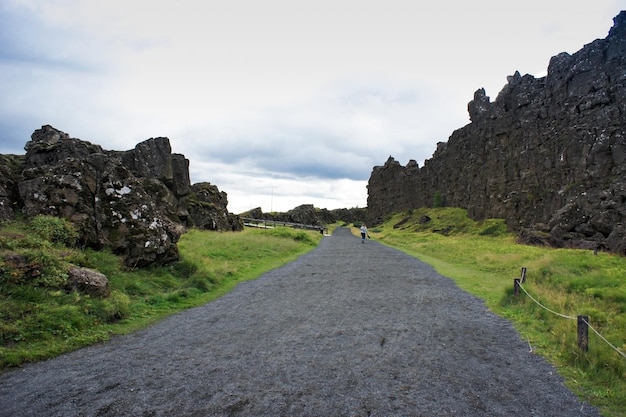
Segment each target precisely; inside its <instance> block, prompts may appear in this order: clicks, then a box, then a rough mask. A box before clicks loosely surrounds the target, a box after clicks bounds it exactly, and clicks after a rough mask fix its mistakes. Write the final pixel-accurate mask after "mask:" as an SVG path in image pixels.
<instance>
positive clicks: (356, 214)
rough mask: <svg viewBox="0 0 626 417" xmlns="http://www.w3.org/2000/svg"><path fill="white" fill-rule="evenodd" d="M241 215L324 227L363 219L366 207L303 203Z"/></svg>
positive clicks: (258, 208)
mask: <svg viewBox="0 0 626 417" xmlns="http://www.w3.org/2000/svg"><path fill="white" fill-rule="evenodd" d="M240 216H241V217H244V218H251V219H257V220H269V221H277V222H286V223H297V224H305V225H311V226H317V227H323V226H325V225H327V224H330V223H336V222H345V223H354V222H356V221H363V220H364V219H365V216H366V209H364V208H350V209H347V208H343V209H333V210H328V209H325V208H322V209H320V208H316V207H315V206H314V205H313V204H302V205H300V206H298V207H295V208H293V209H291V210H288V211H286V212H284V213H283V212H278V213H263V210H261V208H260V207H257V208H255V209H252V210H249V211H247V212H245V213H241V214H240Z"/></svg>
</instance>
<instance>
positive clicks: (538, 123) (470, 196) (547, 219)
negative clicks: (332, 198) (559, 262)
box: [367, 11, 626, 254]
mask: <svg viewBox="0 0 626 417" xmlns="http://www.w3.org/2000/svg"><path fill="white" fill-rule="evenodd" d="M468 111H469V115H470V123H469V124H468V125H466V126H465V127H462V128H460V129H458V130H456V131H454V132H453V133H452V134H451V136H450V137H449V139H448V141H447V142H445V143H443V142H442V143H439V144H438V145H437V149H436V150H435V152H434V154H433V155H432V158H431V159H428V160H426V161H425V162H424V166H422V167H419V166H418V164H417V163H416V162H415V161H414V160H411V161H409V163H408V164H407V165H406V166H402V165H400V163H398V162H397V161H396V160H395V159H394V158H393V157H390V158H389V159H388V160H387V162H386V163H385V164H384V165H383V166H377V167H374V169H373V171H372V173H371V176H370V179H369V183H368V200H367V207H368V219H369V221H370V222H371V223H376V222H379V221H381V220H382V219H383V218H385V216H387V215H389V214H390V213H393V212H399V211H403V210H407V209H411V208H418V207H430V206H433V205H437V204H445V205H446V206H453V207H461V208H464V209H467V211H468V214H469V215H470V217H472V218H474V219H476V220H481V219H486V218H504V219H506V221H507V224H508V225H509V226H510V227H511V228H512V229H514V230H516V231H519V233H520V236H521V237H523V238H524V239H526V240H527V241H530V242H543V243H548V244H551V245H553V246H557V247H578V248H605V249H606V250H609V251H611V252H616V253H620V254H626V204H625V203H626V11H622V12H621V13H620V14H619V15H618V16H617V17H615V18H614V25H613V27H612V28H611V29H610V31H609V33H608V35H607V37H606V38H605V39H597V40H595V41H593V42H591V43H589V44H587V45H585V46H584V47H583V48H582V49H581V50H579V51H578V52H576V53H574V54H573V55H570V54H567V53H561V54H558V55H556V56H554V57H553V58H552V59H551V60H550V62H549V65H548V72H547V75H546V76H545V77H542V78H535V77H533V76H531V75H524V76H522V75H520V74H519V73H518V72H516V73H515V74H514V75H512V76H510V77H508V83H507V84H506V85H505V86H504V88H503V89H502V91H500V93H499V94H498V96H497V98H496V99H495V101H493V102H492V101H491V100H490V98H489V97H487V96H486V95H485V91H484V89H479V90H478V91H476V93H475V94H474V99H473V100H472V101H470V103H469V105H468Z"/></svg>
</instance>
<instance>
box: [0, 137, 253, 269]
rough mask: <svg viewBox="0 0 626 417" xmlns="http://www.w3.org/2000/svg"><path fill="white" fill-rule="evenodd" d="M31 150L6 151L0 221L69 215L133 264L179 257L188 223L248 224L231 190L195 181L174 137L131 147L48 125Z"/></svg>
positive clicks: (91, 243)
mask: <svg viewBox="0 0 626 417" xmlns="http://www.w3.org/2000/svg"><path fill="white" fill-rule="evenodd" d="M25 150H26V155H23V156H22V155H0V162H2V164H1V165H0V219H10V218H13V217H14V216H15V214H16V213H20V212H21V213H23V214H24V215H25V216H27V217H34V216H36V215H39V214H44V215H52V216H59V217H64V218H66V219H68V220H70V221H71V222H72V223H73V224H74V225H75V226H76V229H77V230H78V231H79V233H80V239H81V243H82V244H83V245H84V246H88V247H94V248H103V247H108V248H111V249H112V250H113V252H114V253H117V254H119V255H122V256H123V257H124V260H125V263H126V265H127V266H129V267H135V266H137V267H143V266H147V265H151V264H167V263H169V262H172V261H175V260H177V259H178V249H177V246H176V243H177V241H178V239H179V237H180V235H181V233H183V232H184V231H185V229H186V228H187V227H199V228H203V229H211V230H241V229H242V228H243V223H242V222H241V221H240V220H239V218H238V217H237V216H234V215H230V214H229V213H228V211H227V207H226V206H227V204H228V200H227V196H226V193H224V192H220V191H219V190H218V189H217V187H215V186H214V185H211V184H208V183H200V184H194V185H191V183H190V179H189V161H188V160H187V159H185V157H184V156H183V155H180V154H172V152H171V147H170V142H169V139H167V138H152V139H148V140H146V141H144V142H141V143H139V144H138V145H137V146H136V147H135V148H134V149H132V150H128V151H107V150H104V149H102V147H100V146H99V145H94V144H92V143H90V142H87V141H83V140H80V139H75V138H71V137H70V136H69V135H68V134H67V133H64V132H62V131H60V130H57V129H55V128H53V127H52V126H43V127H42V128H41V129H38V130H36V131H35V132H34V133H33V134H32V136H31V140H30V141H29V142H27V143H26V145H25Z"/></svg>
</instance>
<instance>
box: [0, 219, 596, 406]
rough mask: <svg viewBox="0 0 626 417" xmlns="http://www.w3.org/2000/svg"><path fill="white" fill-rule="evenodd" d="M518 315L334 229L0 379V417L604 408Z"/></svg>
mask: <svg viewBox="0 0 626 417" xmlns="http://www.w3.org/2000/svg"><path fill="white" fill-rule="evenodd" d="M599 415H600V414H599V413H598V411H597V410H596V409H595V408H593V407H592V406H590V405H588V404H583V403H581V402H580V400H579V399H578V398H577V397H576V396H575V395H574V394H572V393H571V391H569V390H568V389H567V388H566V387H565V386H564V385H563V382H562V379H561V378H560V377H559V376H558V375H557V374H556V372H555V369H554V368H553V367H552V366H551V365H549V364H548V363H546V362H545V361H544V360H543V359H542V358H540V357H539V356H537V355H535V354H534V353H531V352H529V346H528V343H527V342H526V341H523V340H521V339H520V337H519V335H518V334H517V333H516V331H515V330H514V329H513V327H512V326H511V324H510V323H509V322H507V321H506V320H503V319H501V318H499V317H497V316H496V315H494V314H493V313H491V312H489V310H488V309H487V308H486V307H485V305H484V303H483V302H482V301H480V300H479V299H477V298H475V297H473V296H471V295H469V294H467V293H466V292H464V291H462V290H460V289H459V288H458V287H457V286H456V285H455V284H454V283H453V282H452V281H451V280H450V279H448V278H446V277H443V276H441V275H439V274H438V273H436V272H435V271H434V270H433V269H432V268H431V267H430V266H428V265H427V264H424V263H423V262H421V261H419V260H417V259H415V258H412V257H409V256H407V255H405V254H403V253H401V252H399V251H396V250H394V249H391V248H388V247H385V246H384V245H381V244H378V243H376V242H374V241H372V240H368V241H366V242H365V244H362V243H361V240H360V238H356V237H354V236H352V235H351V234H350V231H349V230H348V229H338V230H337V231H336V232H335V233H334V234H333V236H330V237H325V238H324V239H323V241H322V242H321V244H320V246H319V247H318V248H317V249H315V250H314V251H312V252H310V253H309V254H307V255H304V256H302V257H301V258H299V259H298V260H296V261H295V262H292V263H290V264H288V265H286V266H285V267H283V268H280V269H276V270H274V271H271V272H268V273H266V274H264V275H263V276H261V277H260V278H259V279H257V280H255V281H250V282H246V283H243V284H241V285H239V286H238V287H237V288H236V289H235V290H234V291H232V292H231V293H229V294H227V295H225V296H223V297H221V298H219V299H218V300H216V301H213V302H211V303H209V304H206V305H204V306H202V307H198V308H194V309H191V310H187V311H185V312H183V313H181V314H177V315H175V316H172V317H170V318H168V319H166V320H164V321H162V322H160V323H158V324H156V325H154V326H152V327H150V328H148V329H146V330H143V331H139V332H137V333H134V334H131V335H128V336H123V337H115V338H114V339H113V340H111V341H110V342H107V343H103V344H100V345H97V346H93V347H89V348H85V349H81V350H79V351H76V352H73V353H70V354H67V355H63V356H61V357H58V358H56V359H53V360H49V361H46V362H42V363H37V364H32V365H28V366H25V367H24V368H21V369H17V370H13V371H10V372H6V373H4V374H3V375H1V376H0V416H2V417H4V416H12V417H16V416H63V417H67V416H428V417H431V416H437V417H440V416H550V417H558V416H567V417H573V416H599Z"/></svg>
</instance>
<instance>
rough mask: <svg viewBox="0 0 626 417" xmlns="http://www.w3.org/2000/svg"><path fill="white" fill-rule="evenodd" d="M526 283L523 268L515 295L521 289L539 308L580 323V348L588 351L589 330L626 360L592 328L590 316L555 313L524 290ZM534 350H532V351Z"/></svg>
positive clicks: (514, 286) (625, 354)
mask: <svg viewBox="0 0 626 417" xmlns="http://www.w3.org/2000/svg"><path fill="white" fill-rule="evenodd" d="M524 282H526V268H525V267H523V268H522V275H521V278H515V279H514V280H513V293H514V294H515V295H516V296H518V295H519V290H520V289H521V290H522V291H523V292H524V293H525V294H526V295H527V296H528V298H530V299H531V300H532V301H533V302H534V303H535V304H537V305H538V306H539V307H541V308H543V309H544V310H546V311H548V312H550V313H552V314H554V315H556V316H558V317H561V318H564V319H568V320H576V321H577V322H578V346H579V347H580V348H581V349H583V350H585V351H587V350H588V347H589V336H588V330H587V329H591V330H592V331H593V332H594V333H595V334H596V335H597V336H598V337H599V338H600V339H601V340H603V341H604V342H605V343H606V344H607V345H609V346H610V347H611V349H613V350H614V351H615V352H617V354H618V355H620V356H621V357H622V358H624V359H626V353H624V352H622V351H621V350H619V349H618V348H617V347H615V346H614V345H613V344H612V343H611V342H609V341H608V340H607V339H606V338H605V337H604V336H602V335H601V334H600V332H598V331H597V330H596V329H594V328H593V326H591V324H589V317H588V316H577V317H573V316H568V315H566V314H561V313H559V312H557V311H554V310H552V309H550V308H548V307H546V306H545V305H543V304H541V303H540V302H539V301H538V300H537V299H536V298H535V297H533V296H532V295H530V293H529V292H528V291H526V288H524V286H523V285H522V283H524ZM531 350H532V349H531Z"/></svg>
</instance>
